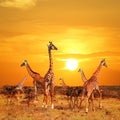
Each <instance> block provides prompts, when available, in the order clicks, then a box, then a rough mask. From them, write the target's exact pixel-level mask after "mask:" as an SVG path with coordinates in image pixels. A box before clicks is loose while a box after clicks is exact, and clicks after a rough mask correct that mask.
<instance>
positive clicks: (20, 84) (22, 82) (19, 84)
mask: <svg viewBox="0 0 120 120" xmlns="http://www.w3.org/2000/svg"><path fill="white" fill-rule="evenodd" d="M26 80H27V79H26V77H24V79H23V80H22V81H21V82H20V83H18V85H17V86H20V87H22V86H23V84H24V82H25V81H26Z"/></svg>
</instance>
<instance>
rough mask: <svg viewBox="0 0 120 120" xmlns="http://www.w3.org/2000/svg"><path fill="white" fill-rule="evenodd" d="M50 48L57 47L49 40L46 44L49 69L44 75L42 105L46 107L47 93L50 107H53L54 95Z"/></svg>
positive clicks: (55, 48)
mask: <svg viewBox="0 0 120 120" xmlns="http://www.w3.org/2000/svg"><path fill="white" fill-rule="evenodd" d="M51 50H57V47H56V46H55V45H54V44H53V43H52V42H49V45H48V54H49V69H48V71H47V73H46V74H45V76H44V81H45V84H44V100H43V107H45V108H47V104H48V95H49V94H50V97H51V108H52V109H54V104H53V97H54V72H53V60H52V54H51Z"/></svg>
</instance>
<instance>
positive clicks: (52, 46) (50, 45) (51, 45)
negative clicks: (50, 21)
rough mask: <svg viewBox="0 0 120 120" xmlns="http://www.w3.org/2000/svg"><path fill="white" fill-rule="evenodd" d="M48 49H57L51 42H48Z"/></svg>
mask: <svg viewBox="0 0 120 120" xmlns="http://www.w3.org/2000/svg"><path fill="white" fill-rule="evenodd" d="M48 49H49V50H57V47H56V46H55V45H54V44H53V43H52V42H49V45H48Z"/></svg>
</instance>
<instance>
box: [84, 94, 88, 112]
mask: <svg viewBox="0 0 120 120" xmlns="http://www.w3.org/2000/svg"><path fill="white" fill-rule="evenodd" d="M85 99H86V104H85V112H86V113H88V106H89V101H88V96H86V98H85Z"/></svg>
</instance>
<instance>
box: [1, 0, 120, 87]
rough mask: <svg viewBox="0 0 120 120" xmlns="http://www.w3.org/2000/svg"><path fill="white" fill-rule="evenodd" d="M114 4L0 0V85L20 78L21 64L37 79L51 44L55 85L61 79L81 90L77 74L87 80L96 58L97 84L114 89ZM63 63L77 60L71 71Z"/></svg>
mask: <svg viewBox="0 0 120 120" xmlns="http://www.w3.org/2000/svg"><path fill="white" fill-rule="evenodd" d="M119 6H120V1H119V0H115V1H113V0H92V2H91V1H90V0H84V1H82V0H24V1H23V2H21V0H13V1H10V0H5V1H4V0H3V1H0V81H1V84H0V86H3V85H6V84H8V85H15V84H17V83H18V82H19V81H21V80H22V79H23V78H24V76H25V75H26V76H27V78H28V80H27V81H26V83H25V85H32V78H31V77H29V75H28V73H27V71H26V69H25V67H20V64H21V63H22V62H23V60H24V59H26V60H27V61H28V63H29V64H30V66H31V68H32V69H33V70H34V71H36V72H39V73H40V74H41V75H42V76H44V74H45V73H46V72H47V70H48V67H49V59H48V51H47V44H48V42H49V40H50V41H52V42H53V43H54V44H55V45H56V47H57V48H58V50H57V51H54V52H52V55H53V65H54V72H55V81H56V85H60V80H59V78H60V77H62V78H63V79H64V81H65V82H66V83H67V84H68V85H80V86H81V85H82V84H83V83H82V81H81V75H80V73H78V72H77V71H78V69H79V68H80V67H81V68H82V69H83V71H84V72H85V75H86V77H87V78H89V77H91V75H92V73H93V72H94V71H95V70H96V68H97V66H98V65H99V62H100V60H101V59H102V58H106V62H107V64H108V68H102V70H101V72H100V75H99V79H98V81H99V84H100V85H120V22H119V21H120V7H119ZM68 59H75V60H77V61H78V64H79V65H78V68H77V69H76V70H74V71H70V70H67V69H66V68H65V65H66V61H67V60H68Z"/></svg>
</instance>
